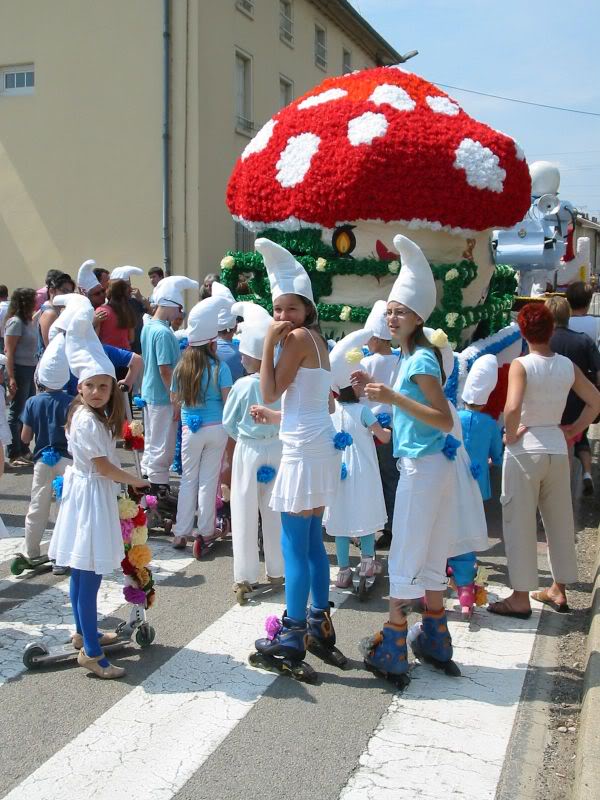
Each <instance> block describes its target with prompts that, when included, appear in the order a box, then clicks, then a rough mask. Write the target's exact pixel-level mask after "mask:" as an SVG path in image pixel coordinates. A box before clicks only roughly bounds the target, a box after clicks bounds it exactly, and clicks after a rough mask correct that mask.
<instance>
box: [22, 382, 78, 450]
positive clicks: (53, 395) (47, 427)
mask: <svg viewBox="0 0 600 800" xmlns="http://www.w3.org/2000/svg"><path fill="white" fill-rule="evenodd" d="M72 401H73V398H72V397H71V396H70V395H68V394H67V393H66V392H63V391H61V390H59V391H56V392H40V394H36V395H35V396H34V397H30V398H29V400H28V401H27V402H26V403H25V408H24V409H23V413H22V414H21V422H22V423H23V425H27V426H28V427H30V428H31V430H32V431H33V435H34V436H35V450H34V451H33V460H34V461H38V459H39V458H40V456H41V454H42V450H44V449H45V448H46V447H53V448H54V449H55V450H58V452H59V453H60V454H61V455H62V456H67V457H68V455H69V452H68V449H67V437H66V435H65V424H66V422H67V414H68V412H69V406H70V405H71V402H72Z"/></svg>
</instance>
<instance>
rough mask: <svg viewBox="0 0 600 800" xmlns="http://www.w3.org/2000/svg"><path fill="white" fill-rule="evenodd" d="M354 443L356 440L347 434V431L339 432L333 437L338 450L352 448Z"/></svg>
mask: <svg viewBox="0 0 600 800" xmlns="http://www.w3.org/2000/svg"><path fill="white" fill-rule="evenodd" d="M353 441H354V439H353V438H352V436H350V434H349V433H346V431H339V432H338V433H336V435H335V436H334V437H333V446H334V447H335V449H336V450H345V449H346V448H347V447H350V445H351V444H352V442H353Z"/></svg>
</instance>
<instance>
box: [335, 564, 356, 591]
mask: <svg viewBox="0 0 600 800" xmlns="http://www.w3.org/2000/svg"><path fill="white" fill-rule="evenodd" d="M335 585H336V586H337V588H338V589H348V588H349V587H350V586H352V570H351V568H350V567H344V568H343V569H340V570H339V571H338V574H337V578H336V579H335Z"/></svg>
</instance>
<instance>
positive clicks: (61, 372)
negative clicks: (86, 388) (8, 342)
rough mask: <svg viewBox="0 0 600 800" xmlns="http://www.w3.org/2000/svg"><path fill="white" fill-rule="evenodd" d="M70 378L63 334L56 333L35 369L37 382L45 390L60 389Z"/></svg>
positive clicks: (60, 332)
mask: <svg viewBox="0 0 600 800" xmlns="http://www.w3.org/2000/svg"><path fill="white" fill-rule="evenodd" d="M70 377H71V374H70V371H69V361H68V359H67V354H66V350H65V334H64V333H63V332H62V331H57V332H56V335H55V336H54V337H53V338H52V340H51V341H49V342H48V347H47V348H46V349H45V350H44V352H43V354H42V357H41V358H40V363H39V364H38V368H37V382H38V383H39V384H41V385H42V386H45V387H46V389H62V388H63V386H64V385H65V384H66V383H67V382H68V380H69V378H70Z"/></svg>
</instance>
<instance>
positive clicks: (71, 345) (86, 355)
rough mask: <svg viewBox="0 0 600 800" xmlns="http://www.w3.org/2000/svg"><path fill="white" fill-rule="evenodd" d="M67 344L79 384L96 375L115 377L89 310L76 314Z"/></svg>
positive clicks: (67, 336)
mask: <svg viewBox="0 0 600 800" xmlns="http://www.w3.org/2000/svg"><path fill="white" fill-rule="evenodd" d="M66 342H67V343H66V354H67V360H68V362H69V368H70V370H71V372H72V373H73V375H75V376H76V378H77V382H78V383H82V382H83V381H85V380H88V378H93V377H94V376H95V375H110V377H111V378H114V377H115V368H114V367H113V365H112V362H111V360H110V359H109V357H108V356H107V355H106V353H105V352H104V348H103V347H102V344H101V343H100V339H98V337H97V335H96V331H95V330H94V326H93V325H92V322H91V321H90V318H89V314H88V311H87V309H80V310H78V312H77V313H76V314H74V316H73V318H72V319H71V321H70V323H69V327H68V328H67V333H66Z"/></svg>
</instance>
